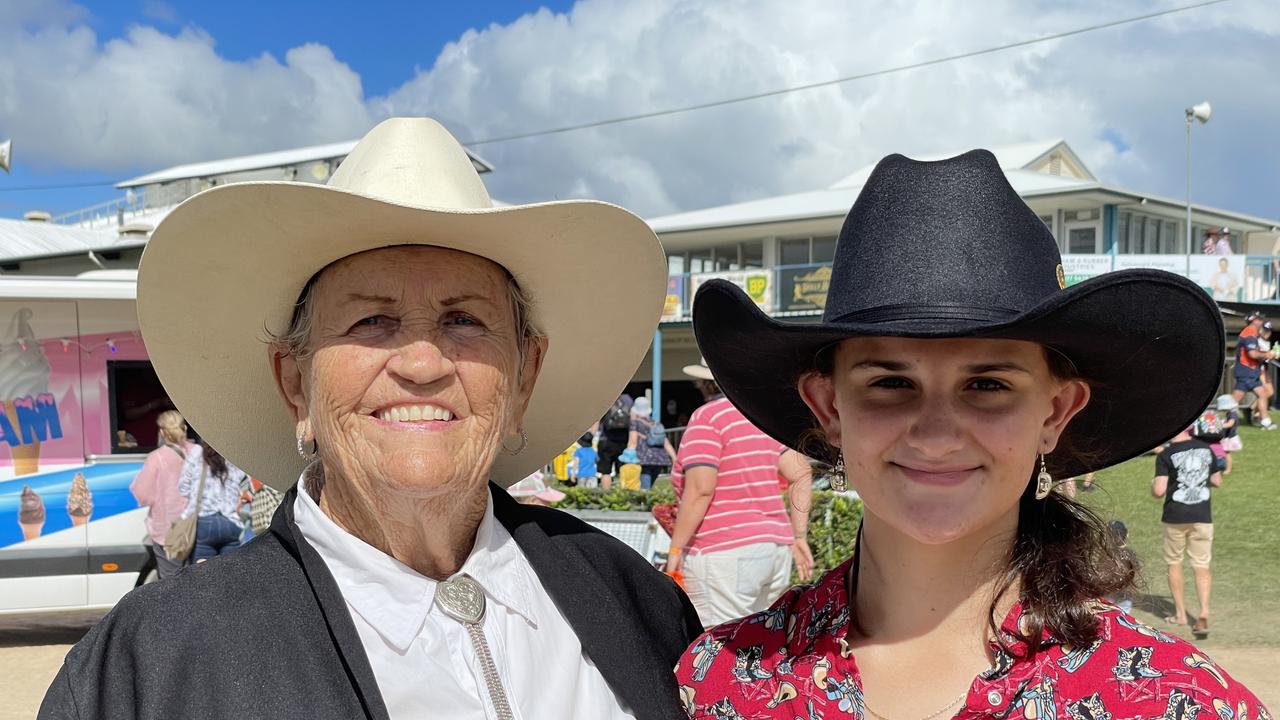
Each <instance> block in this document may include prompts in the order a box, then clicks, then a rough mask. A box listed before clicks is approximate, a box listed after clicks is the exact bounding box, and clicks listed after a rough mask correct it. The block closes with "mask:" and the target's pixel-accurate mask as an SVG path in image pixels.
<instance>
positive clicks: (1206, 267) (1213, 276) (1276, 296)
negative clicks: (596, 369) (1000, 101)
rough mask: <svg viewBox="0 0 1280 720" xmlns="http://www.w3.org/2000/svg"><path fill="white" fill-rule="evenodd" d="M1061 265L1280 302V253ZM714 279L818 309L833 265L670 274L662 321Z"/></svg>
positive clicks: (1079, 277)
mask: <svg viewBox="0 0 1280 720" xmlns="http://www.w3.org/2000/svg"><path fill="white" fill-rule="evenodd" d="M1062 266H1063V275H1064V277H1065V279H1066V282H1067V284H1068V285H1074V284H1076V283H1079V282H1082V281H1084V280H1087V279H1089V278H1092V277H1097V276H1099V275H1104V274H1106V273H1109V272H1113V271H1116V270H1127V269H1136V268H1150V269H1157V270H1165V271H1168V272H1172V273H1175V274H1177V275H1182V276H1183V277H1187V278H1190V279H1191V280H1193V281H1195V282H1196V284H1198V285H1200V287H1202V288H1204V290H1205V292H1206V293H1208V294H1209V295H1210V296H1211V297H1213V298H1214V299H1215V300H1219V301H1222V302H1277V303H1280V256H1271V255H1190V256H1188V255H1119V254H1117V255H1109V254H1107V255H1064V256H1063V257H1062ZM712 279H722V280H728V281H729V282H731V283H733V284H735V285H737V286H738V287H740V288H742V289H743V290H744V291H745V292H746V293H747V295H748V296H749V297H751V299H752V300H754V301H755V302H756V305H758V306H759V307H760V309H762V310H764V311H765V312H767V313H769V314H770V315H775V316H789V315H816V314H821V313H822V311H823V309H824V308H825V307H826V298H827V290H828V287H829V284H830V281H831V265H830V263H819V264H813V265H781V266H775V267H771V268H756V269H749V270H726V271H722V272H703V273H682V274H676V275H671V276H669V277H668V278H667V302H666V306H665V308H664V310H663V316H662V320H663V322H685V321H687V320H688V319H689V317H690V311H691V308H692V305H693V297H694V295H695V294H696V293H697V291H698V288H699V287H700V286H701V285H702V284H703V283H705V282H707V281H708V280H712Z"/></svg>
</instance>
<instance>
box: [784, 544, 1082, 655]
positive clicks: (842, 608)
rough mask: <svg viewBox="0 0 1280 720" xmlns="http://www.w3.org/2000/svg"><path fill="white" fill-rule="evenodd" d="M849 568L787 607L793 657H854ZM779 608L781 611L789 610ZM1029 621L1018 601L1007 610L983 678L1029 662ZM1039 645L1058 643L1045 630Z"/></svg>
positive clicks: (830, 575)
mask: <svg viewBox="0 0 1280 720" xmlns="http://www.w3.org/2000/svg"><path fill="white" fill-rule="evenodd" d="M852 566H853V558H852V557H850V558H849V559H847V560H845V561H844V562H843V563H841V564H840V566H839V567H837V568H836V569H834V570H832V571H830V572H828V573H827V574H826V575H825V576H824V577H823V578H822V579H821V580H819V581H818V582H817V583H816V584H815V585H813V586H811V587H809V588H807V589H806V591H805V592H803V593H802V594H801V595H800V597H799V598H798V599H797V601H796V602H795V604H794V605H792V606H791V607H790V608H789V613H788V614H789V615H790V617H789V618H787V620H786V633H787V645H788V649H789V650H790V652H791V654H792V655H798V654H806V653H819V654H822V653H826V654H829V655H831V656H835V655H839V656H840V657H844V658H848V657H850V656H851V655H852V654H853V652H852V650H851V649H850V648H849V646H848V644H847V643H846V642H845V640H844V634H845V632H846V626H847V625H848V622H849V592H848V586H847V584H846V583H847V578H848V577H849V572H850V570H851V568H852ZM779 609H780V610H782V611H783V612H786V610H788V609H784V608H779ZM770 612H773V611H770ZM766 614H768V613H766ZM1029 620H1030V617H1029V616H1028V612H1027V610H1026V609H1025V608H1024V606H1023V603H1022V601H1021V600H1020V601H1018V602H1015V603H1014V604H1013V607H1011V608H1009V612H1008V613H1007V614H1006V615H1005V617H1004V621H1003V622H1001V623H1000V638H999V641H997V640H994V639H993V640H992V641H991V648H992V650H993V651H994V654H995V657H996V662H995V665H994V666H993V667H991V668H990V669H988V670H987V671H986V672H985V673H983V675H982V677H983V679H985V680H990V679H994V678H997V677H1002V676H1004V675H1006V674H1008V672H1009V671H1010V670H1011V669H1012V667H1013V666H1014V665H1015V664H1016V663H1017V662H1019V661H1023V660H1026V659H1028V658H1027V657H1026V655H1027V650H1028V646H1027V643H1026V642H1025V641H1024V640H1022V639H1021V638H1022V637H1024V636H1025V635H1026V631H1027V629H1028V628H1027V624H1028V622H1029ZM1040 642H1041V649H1042V650H1043V649H1045V648H1047V647H1049V646H1052V645H1059V644H1061V641H1060V640H1058V639H1057V638H1055V637H1054V636H1053V634H1052V633H1051V632H1049V630H1048V629H1047V628H1046V629H1043V630H1042V631H1041V636H1040Z"/></svg>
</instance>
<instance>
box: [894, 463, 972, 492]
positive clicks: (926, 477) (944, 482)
mask: <svg viewBox="0 0 1280 720" xmlns="http://www.w3.org/2000/svg"><path fill="white" fill-rule="evenodd" d="M895 465H896V463H895ZM897 468H898V469H899V470H901V471H902V474H903V475H905V476H906V477H907V479H908V480H912V481H914V482H918V483H920V484H922V485H936V486H942V487H948V486H952V485H959V484H961V483H963V482H964V481H966V480H968V479H969V478H970V477H972V476H973V474H974V473H975V472H977V471H978V468H976V467H973V468H965V469H961V470H946V471H942V472H938V471H933V470H918V469H916V468H911V467H907V466H906V465H897Z"/></svg>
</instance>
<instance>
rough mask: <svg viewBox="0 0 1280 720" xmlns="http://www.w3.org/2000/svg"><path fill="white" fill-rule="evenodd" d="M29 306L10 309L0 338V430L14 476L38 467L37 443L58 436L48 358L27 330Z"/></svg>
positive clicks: (59, 425)
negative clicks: (1, 407) (0, 411)
mask: <svg viewBox="0 0 1280 720" xmlns="http://www.w3.org/2000/svg"><path fill="white" fill-rule="evenodd" d="M33 314H34V313H32V311H31V308H26V307H24V308H21V309H19V310H17V311H16V312H14V314H13V317H12V318H11V319H10V321H9V329H8V332H6V333H5V335H4V337H3V338H0V402H3V403H4V415H3V416H0V433H2V434H3V438H2V439H3V440H4V442H0V446H8V448H9V452H10V454H11V456H12V458H13V471H14V475H15V476H20V475H30V474H32V473H34V472H37V471H38V470H39V469H40V443H41V441H43V440H51V439H57V438H60V437H62V426H61V424H60V423H59V420H58V408H57V405H56V403H55V402H54V398H53V395H52V394H50V392H49V375H50V370H49V359H48V358H46V357H45V355H44V349H43V348H41V347H40V341H39V340H38V339H37V338H36V334H35V332H34V331H33V330H32V329H31V317H32V315H33Z"/></svg>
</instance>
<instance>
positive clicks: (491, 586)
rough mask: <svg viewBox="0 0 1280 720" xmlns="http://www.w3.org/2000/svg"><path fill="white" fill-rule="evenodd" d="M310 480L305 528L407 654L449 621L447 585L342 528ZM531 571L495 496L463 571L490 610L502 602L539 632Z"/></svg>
mask: <svg viewBox="0 0 1280 720" xmlns="http://www.w3.org/2000/svg"><path fill="white" fill-rule="evenodd" d="M306 482H307V478H306V473H304V474H303V477H302V479H301V480H300V481H299V482H298V499H297V500H296V501H295V502H294V508H293V512H294V521H295V522H296V523H297V525H298V529H299V531H301V533H302V536H303V537H304V538H305V539H306V540H307V542H308V543H310V544H311V545H312V546H313V547H314V548H315V549H316V552H318V553H319V554H320V557H321V558H322V559H323V560H324V562H325V565H326V566H327V567H328V568H329V572H331V573H332V574H333V577H334V580H335V582H336V583H337V585H338V588H339V589H340V590H341V591H342V597H343V599H344V600H346V601H347V604H348V605H350V606H351V609H352V610H353V611H354V612H356V613H358V614H359V615H360V617H362V618H363V619H364V620H365V622H367V623H368V624H369V625H370V626H371V627H372V628H373V629H374V630H375V631H377V633H378V634H379V635H380V636H382V638H383V639H385V640H386V641H387V642H388V643H390V644H391V645H392V646H394V647H395V648H396V649H397V650H399V651H400V652H405V651H407V650H408V649H409V646H410V645H412V644H413V640H414V639H415V638H416V637H417V636H418V633H419V632H420V631H421V630H422V626H423V624H424V623H425V622H426V619H427V616H428V615H430V614H432V613H436V614H439V615H440V616H442V617H443V616H444V612H443V611H442V610H441V609H440V608H439V607H438V606H437V605H436V604H435V593H436V587H437V585H438V584H439V583H437V582H436V581H435V580H433V579H431V578H429V577H426V576H424V575H421V574H419V573H418V572H417V571H415V570H414V569H413V568H410V567H409V566H408V565H405V564H404V563H402V562H400V561H399V560H396V559H395V558H393V557H391V556H390V555H387V554H386V553H383V552H382V551H381V550H378V549H377V548H375V547H373V546H372V545H369V544H367V543H365V542H364V541H363V540H361V539H360V538H358V537H356V536H354V535H352V534H350V533H348V532H347V531H346V530H344V529H342V527H340V526H339V525H338V524H337V523H335V522H334V521H333V520H331V519H330V518H329V516H327V515H325V514H324V512H323V511H321V510H320V507H319V505H317V504H316V502H315V500H314V499H312V497H311V494H310V493H309V492H308V491H307V490H306V489H305V484H306ZM531 572H532V570H531V568H530V567H529V564H528V560H527V559H526V558H525V557H524V555H523V554H522V553H521V552H520V549H519V548H518V547H517V546H516V544H515V540H514V539H513V538H512V537H511V534H510V533H509V532H507V529H506V528H504V527H503V526H502V525H501V524H500V523H498V522H497V520H496V518H494V515H493V496H492V495H489V496H488V500H487V502H486V503H485V511H484V516H483V517H482V518H481V520H480V525H479V526H478V527H477V528H476V539H475V544H474V545H473V546H472V548H471V553H470V554H469V555H468V556H467V559H466V560H465V561H464V562H463V564H462V568H461V569H460V570H459V571H458V573H457V574H466V575H470V576H471V577H472V578H474V579H475V580H476V582H478V583H480V585H481V587H483V588H484V591H485V596H486V599H487V601H488V603H489V608H488V610H487V611H486V612H493V611H494V610H495V608H494V604H495V603H496V604H497V605H500V606H501V607H503V608H506V609H507V610H510V611H512V612H514V613H516V614H517V615H519V616H520V617H522V618H524V619H525V621H527V622H528V623H529V624H531V625H533V626H535V627H536V626H537V624H538V620H537V616H536V615H535V613H534V611H533V598H532V588H533V579H532V578H531ZM455 577H456V575H455ZM449 622H453V621H452V620H449Z"/></svg>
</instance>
